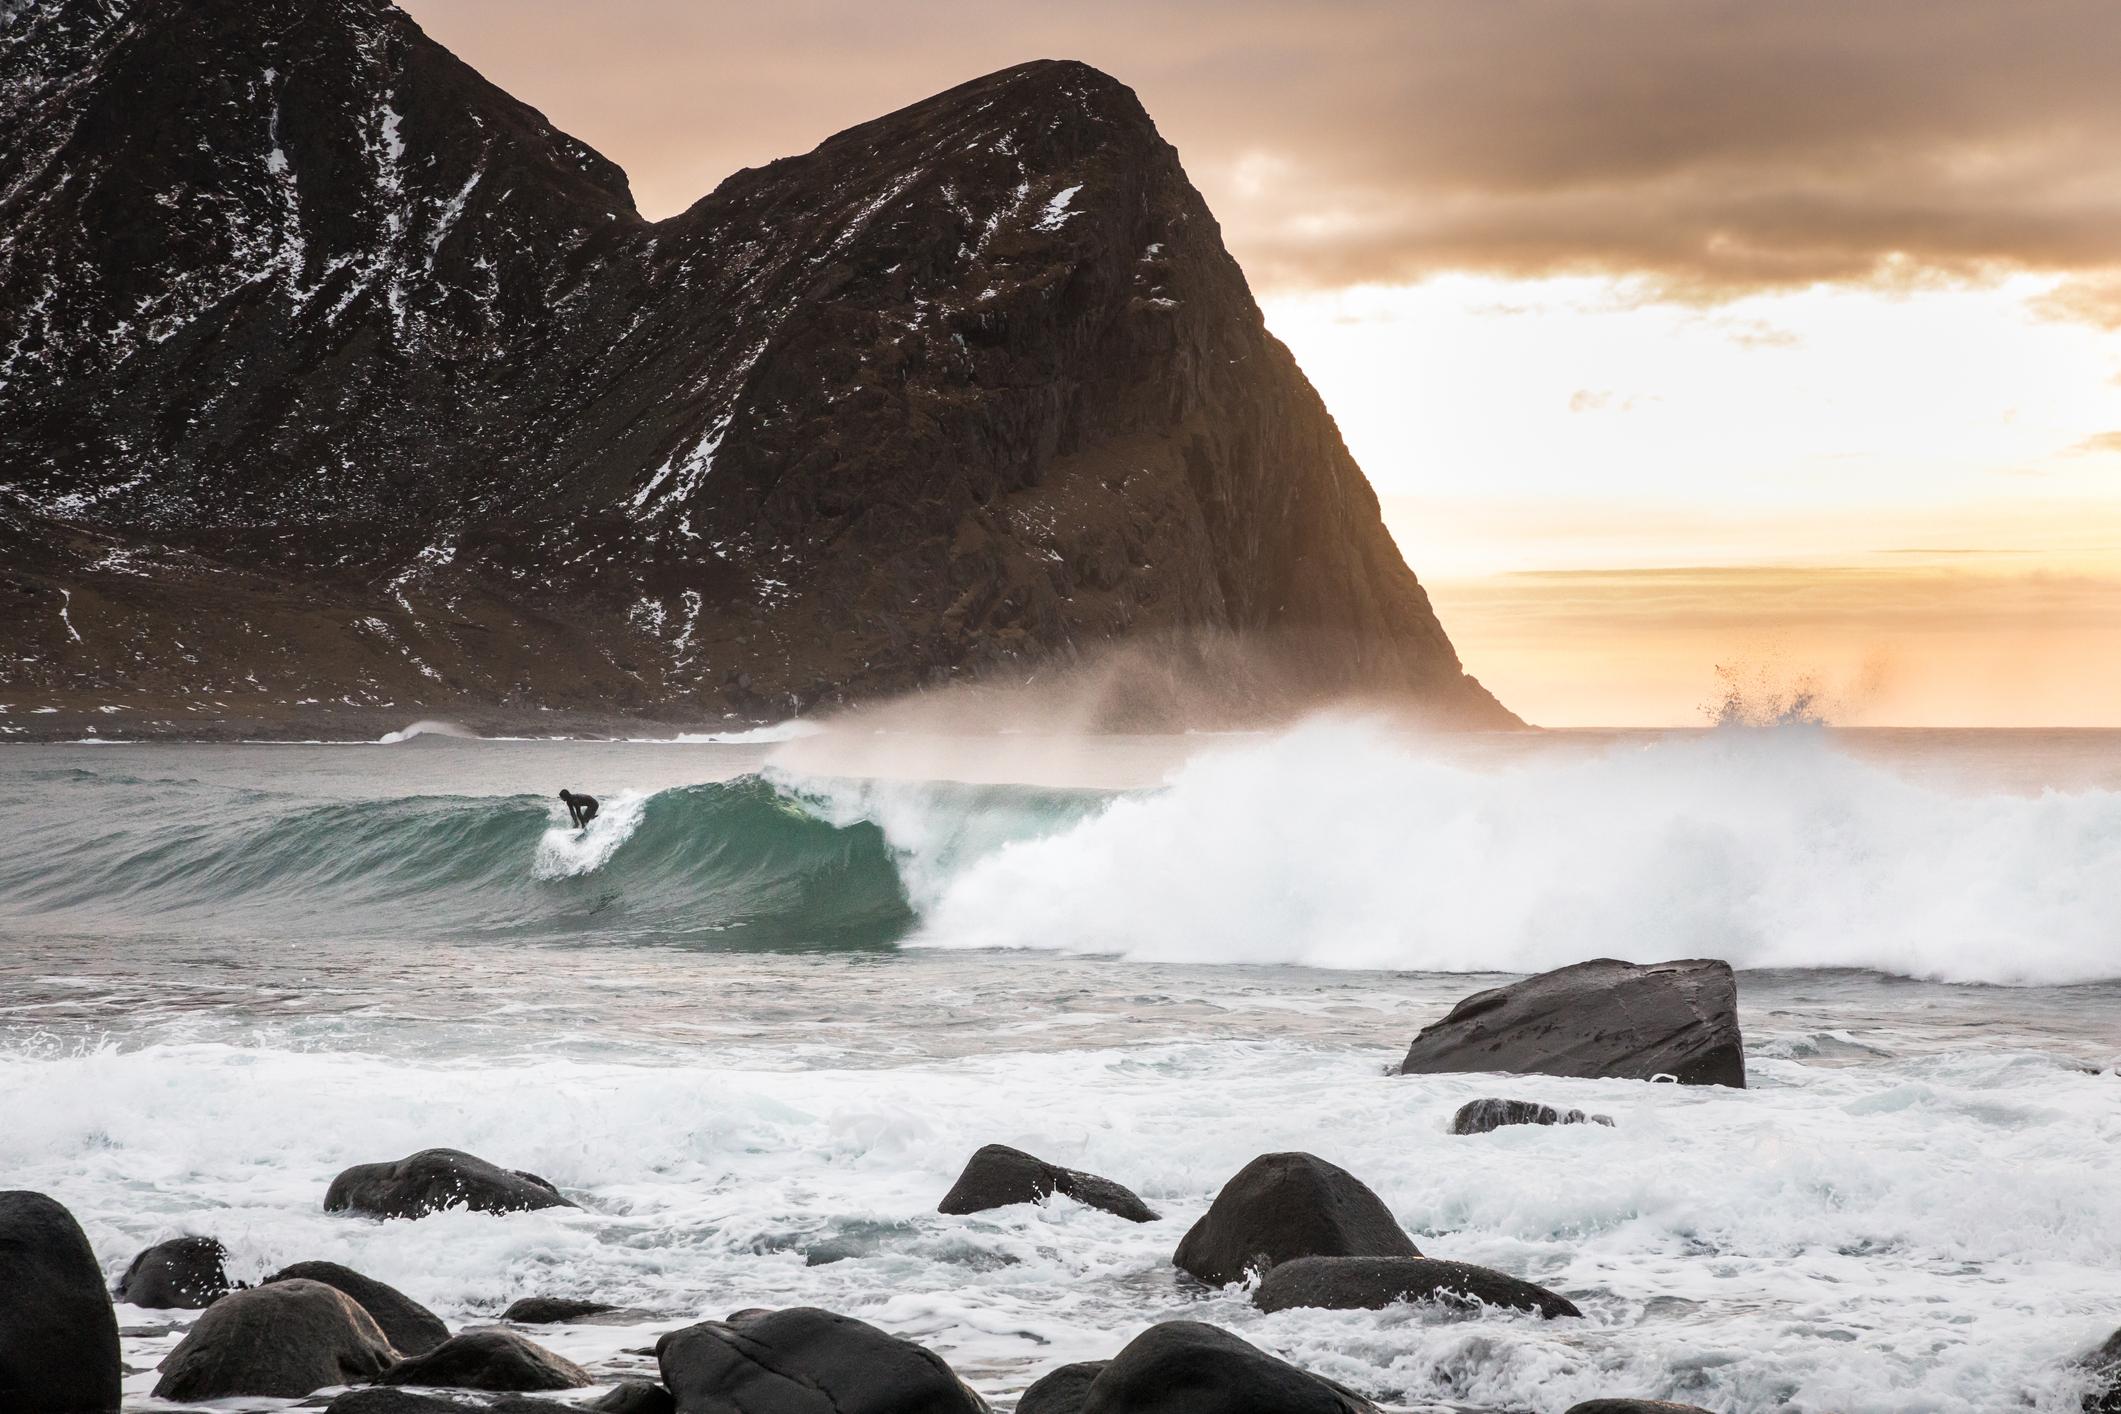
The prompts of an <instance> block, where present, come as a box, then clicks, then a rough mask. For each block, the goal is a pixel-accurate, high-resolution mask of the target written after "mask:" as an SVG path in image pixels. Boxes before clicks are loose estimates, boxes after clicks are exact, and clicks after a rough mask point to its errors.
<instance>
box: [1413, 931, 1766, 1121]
mask: <svg viewBox="0 0 2121 1414" xmlns="http://www.w3.org/2000/svg"><path fill="white" fill-rule="evenodd" d="M1399 1070H1400V1074H1402V1075H1442V1074H1450V1073H1457V1072H1463V1071H1498V1072H1507V1073H1512V1074H1519V1075H1568V1076H1581V1077H1589V1078H1598V1079H1616V1080H1653V1079H1656V1078H1658V1077H1660V1076H1669V1077H1671V1078H1673V1079H1676V1080H1678V1081H1679V1082H1680V1083H1681V1084H1683V1085H1729V1086H1733V1087H1736V1088H1739V1089H1743V1088H1744V1087H1745V1044H1744V1040H1743V1038H1742V1037H1741V1036H1740V1035H1739V1032H1738V986H1737V982H1736V980H1735V979H1734V978H1733V977H1732V975H1731V968H1730V964H1729V963H1725V962H1715V961H1709V960H1701V959H1693V960H1687V961H1680V962H1659V963H1653V964H1650V965H1649V966H1637V965H1635V964H1634V963H1629V962H1616V961H1614V960H1613V959H1612V958H1599V959H1596V960H1595V961H1591V962H1580V963H1577V964H1576V965H1575V966H1573V967H1564V968H1561V969H1559V970H1558V971H1554V972H1542V973H1540V974H1539V975H1538V976H1536V977H1527V978H1526V979H1524V980H1523V981H1522V982H1513V983H1511V984H1510V985H1508V986H1506V987H1496V988H1494V989H1492V990H1490V991H1486V992H1478V993H1475V994H1474V995H1473V996H1470V997H1467V998H1466V999H1465V1000H1464V1001H1462V1002H1460V1003H1459V1004H1458V1005H1457V1006H1455V1007H1453V1008H1452V1009H1451V1012H1450V1014H1449V1015H1448V1016H1446V1017H1444V1019H1443V1020H1441V1021H1439V1022H1437V1023H1436V1024H1435V1025H1433V1026H1429V1027H1425V1028H1424V1029H1423V1030H1422V1032H1421V1034H1419V1035H1417V1036H1416V1037H1415V1038H1414V1044H1413V1045H1412V1046H1411V1047H1409V1048H1408V1050H1407V1057H1406V1059H1405V1060H1404V1061H1402V1062H1401V1063H1400V1067H1399Z"/></svg>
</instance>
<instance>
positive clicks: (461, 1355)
mask: <svg viewBox="0 0 2121 1414" xmlns="http://www.w3.org/2000/svg"><path fill="white" fill-rule="evenodd" d="M377 1383H378V1384H386V1385H441V1386H444V1387H447V1388H451V1389H489V1390H513V1391H523V1390H541V1389H580V1388H582V1387H583V1386H584V1385H587V1384H589V1383H591V1381H590V1378H589V1372H588V1371H586V1370H584V1369H583V1368H582V1367H581V1366H580V1365H577V1364H575V1363H574V1362H573V1361H572V1360H569V1359H566V1358H565V1357H563V1356H559V1355H555V1354H553V1353H552V1352H551V1351H550V1350H547V1349H546V1348H545V1347H544V1346H542V1345H539V1344H536V1343H535V1342H533V1341H529V1340H525V1339H524V1338H523V1337H522V1336H520V1335H517V1334H516V1333H515V1332H514V1331H504V1330H500V1329H497V1328H494V1327H487V1328H486V1329H484V1330H475V1331H465V1332H464V1333H463V1334H461V1335H453V1336H451V1337H450V1338H449V1339H447V1340H445V1341H443V1342H442V1343H441V1344H440V1345H438V1346H436V1347H435V1348H434V1349H432V1350H430V1351H428V1352H427V1353H426V1354H425V1355H415V1356H413V1357H412V1358H411V1359H409V1360H401V1361H399V1362H398V1363H397V1364H395V1365H393V1366H391V1367H390V1369H389V1370H387V1371H385V1372H384V1373H383V1375H382V1376H381V1377H380V1378H379V1379H378V1380H377Z"/></svg>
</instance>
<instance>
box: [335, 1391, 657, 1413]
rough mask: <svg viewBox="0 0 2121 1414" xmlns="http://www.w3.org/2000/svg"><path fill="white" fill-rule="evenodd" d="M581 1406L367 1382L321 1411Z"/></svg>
mask: <svg viewBox="0 0 2121 1414" xmlns="http://www.w3.org/2000/svg"><path fill="white" fill-rule="evenodd" d="M587 1407H588V1408H591V1409H598V1408H601V1407H602V1406H600V1405H596V1404H591V1405H589V1406H587ZM581 1409H582V1406H579V1405H573V1404H561V1403H560V1402H559V1401H558V1400H553V1399H524V1398H521V1397H519V1396H516V1395H512V1394H508V1395H502V1396H501V1397H500V1398H499V1399H485V1398H481V1397H479V1396H477V1395H469V1394H442V1393H436V1392H433V1391H429V1390H416V1389H392V1388H390V1387H388V1386H385V1385H369V1386H367V1387H366V1388H363V1389H350V1390H348V1391H347V1392H346V1393H344V1394H342V1395H340V1396H338V1397H337V1398H336V1399H334V1400H332V1402H331V1403H330V1404H328V1405H326V1406H325V1409H324V1414H581ZM643 1414H647V1411H643Z"/></svg>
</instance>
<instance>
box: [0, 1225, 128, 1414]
mask: <svg viewBox="0 0 2121 1414" xmlns="http://www.w3.org/2000/svg"><path fill="white" fill-rule="evenodd" d="M0 1272H4V1273H6V1279H5V1280H4V1281H0V1409H6V1410H15V1409H21V1410H37V1411H40V1414H41V1412H42V1411H50V1414H104V1411H110V1410H115V1409H117V1407H118V1400H119V1395H120V1390H119V1382H120V1378H121V1366H120V1365H119V1361H118V1318H117V1315H116V1313H115V1312H113V1311H112V1310H111V1304H110V1293H109V1292H107V1291H106V1290H104V1287H103V1271H102V1269H101V1268H100V1267H98V1266H97V1265H96V1254H95V1251H94V1249H92V1248H91V1247H90V1246H89V1245H88V1237H87V1235H86V1234H84V1233H83V1232H82V1231H81V1225H80V1224H79V1223H77V1222H75V1221H74V1215H73V1214H72V1213H70V1212H68V1211H67V1210H66V1208H65V1207H64V1206H63V1205H61V1204H60V1203H58V1202H57V1201H55V1200H54V1199H51V1198H48V1197H46V1196H45V1195H44V1194H42V1193H32V1192H30V1191H29V1190H27V1189H21V1188H17V1189H10V1190H8V1191H6V1192H0Z"/></svg>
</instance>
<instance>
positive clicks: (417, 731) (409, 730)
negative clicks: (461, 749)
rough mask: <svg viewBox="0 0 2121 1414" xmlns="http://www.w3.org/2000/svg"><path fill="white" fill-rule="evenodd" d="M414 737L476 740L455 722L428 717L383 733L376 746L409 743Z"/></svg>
mask: <svg viewBox="0 0 2121 1414" xmlns="http://www.w3.org/2000/svg"><path fill="white" fill-rule="evenodd" d="M416 736H450V737H460V738H464V739H466V740H473V741H476V740H477V739H478V738H477V735H476V734H475V733H473V732H470V731H467V730H465V729H464V728H463V727H460V726H458V725H457V724H456V723H455V722H442V721H436V720H434V719H433V718H431V717H430V718H422V719H421V720H419V721H417V722H414V723H413V724H412V725H411V726H407V727H400V728H399V729H398V730H397V731H394V732H385V733H383V735H381V736H379V737H377V738H376V745H378V746H396V745H397V744H398V743H400V742H405V741H411V740H412V739H413V738H414V737H416Z"/></svg>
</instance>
